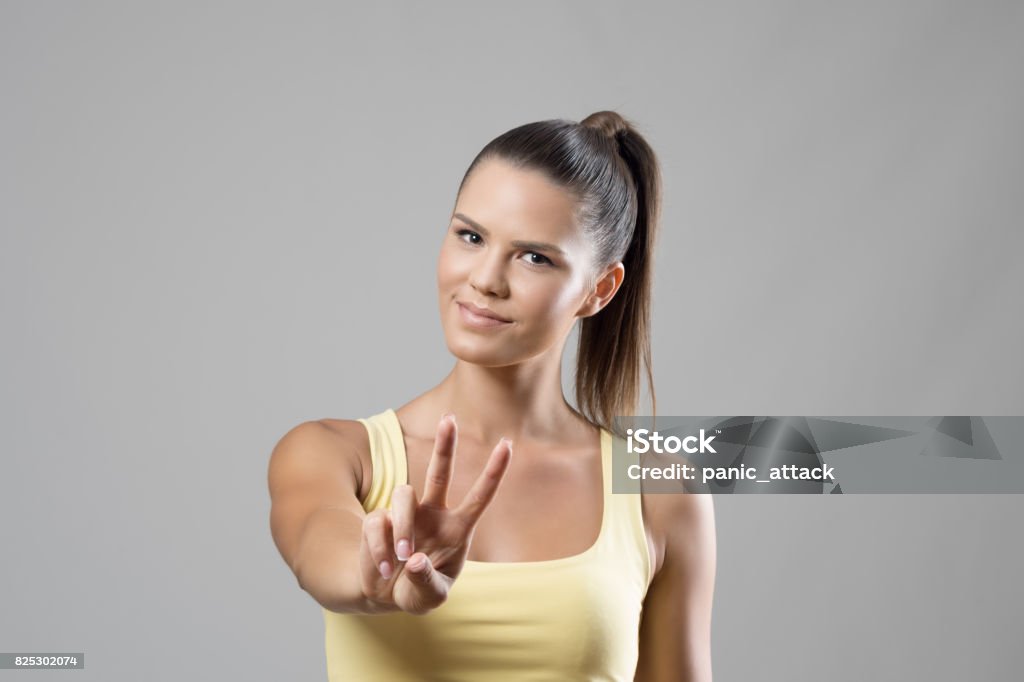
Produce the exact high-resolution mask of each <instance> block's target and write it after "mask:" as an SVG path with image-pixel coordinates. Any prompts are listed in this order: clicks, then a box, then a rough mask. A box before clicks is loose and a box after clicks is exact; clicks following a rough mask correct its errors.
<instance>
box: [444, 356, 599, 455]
mask: <svg viewBox="0 0 1024 682" xmlns="http://www.w3.org/2000/svg"><path fill="white" fill-rule="evenodd" d="M435 392H436V393H435V395H436V396H437V399H438V402H439V403H440V404H441V406H442V408H443V410H445V411H450V412H453V413H454V414H455V419H456V423H457V424H458V428H459V436H460V437H467V438H469V439H472V440H474V441H477V442H480V443H483V444H489V445H492V446H493V445H496V444H497V443H498V440H499V439H500V438H501V437H502V436H504V437H505V438H509V439H511V440H512V442H513V447H514V444H515V442H516V441H517V440H522V441H559V440H563V439H564V438H565V435H566V434H567V433H569V432H571V431H574V430H575V429H578V428H579V427H580V425H581V417H580V416H579V413H578V412H576V410H574V409H573V408H572V406H571V405H569V404H568V402H566V400H565V396H564V395H563V394H562V361H561V353H558V354H557V355H554V354H552V355H549V354H547V353H545V354H542V355H540V356H537V357H535V358H531V359H530V360H528V361H526V362H523V363H519V364H515V365H507V366H504V367H484V366H481V365H474V364H472V363H469V362H464V361H462V360H458V361H457V362H456V363H455V367H454V368H453V369H452V371H451V372H450V373H449V374H448V376H447V377H445V378H444V380H443V381H442V382H441V383H440V384H439V385H438V386H437V387H436V389H435ZM438 417H440V415H438Z"/></svg>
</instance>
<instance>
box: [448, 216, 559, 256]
mask: <svg viewBox="0 0 1024 682" xmlns="http://www.w3.org/2000/svg"><path fill="white" fill-rule="evenodd" d="M452 216H453V217H455V218H458V219H459V220H461V221H462V222H464V223H467V224H469V225H470V226H472V227H473V229H475V230H476V231H477V232H479V233H481V234H482V235H483V236H485V237H487V236H489V235H490V231H489V230H488V229H487V228H486V227H484V226H483V225H481V224H480V223H478V222H476V221H475V220H473V219H472V218H469V217H468V216H466V215H463V214H462V213H453V214H452ZM512 246H514V247H516V248H517V249H530V250H532V251H548V252H550V253H557V254H558V255H560V256H567V255H568V254H567V253H566V252H565V251H564V250H563V249H561V248H559V247H557V246H555V245H554V244H548V243H546V242H530V241H522V240H516V241H514V242H512Z"/></svg>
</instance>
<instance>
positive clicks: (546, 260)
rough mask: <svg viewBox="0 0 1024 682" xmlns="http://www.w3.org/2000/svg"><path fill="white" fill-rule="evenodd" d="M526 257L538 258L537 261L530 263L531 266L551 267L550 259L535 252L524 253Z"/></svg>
mask: <svg viewBox="0 0 1024 682" xmlns="http://www.w3.org/2000/svg"><path fill="white" fill-rule="evenodd" d="M526 256H527V257H530V256H533V257H535V258H539V259H540V260H539V261H530V263H531V264H532V265H552V262H551V259H550V258H548V257H547V256H542V255H541V254H539V253H537V252H536V251H528V252H527V253H526Z"/></svg>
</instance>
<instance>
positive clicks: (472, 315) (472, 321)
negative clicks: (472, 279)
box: [456, 301, 512, 329]
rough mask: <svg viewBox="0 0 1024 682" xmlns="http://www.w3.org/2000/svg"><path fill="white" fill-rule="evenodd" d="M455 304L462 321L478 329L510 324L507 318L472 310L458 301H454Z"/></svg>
mask: <svg viewBox="0 0 1024 682" xmlns="http://www.w3.org/2000/svg"><path fill="white" fill-rule="evenodd" d="M456 305H457V306H458V307H459V316H460V317H461V318H462V321H463V322H465V323H466V324H467V325H469V326H471V327H475V328H478V329H492V328H496V327H504V326H506V325H509V324H512V322H511V321H509V320H499V319H497V318H495V317H490V316H488V315H483V314H480V313H477V312H474V311H473V310H471V309H470V308H469V307H467V306H465V305H463V304H462V303H459V302H458V301H456Z"/></svg>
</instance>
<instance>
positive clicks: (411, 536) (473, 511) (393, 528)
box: [359, 415, 512, 614]
mask: <svg viewBox="0 0 1024 682" xmlns="http://www.w3.org/2000/svg"><path fill="white" fill-rule="evenodd" d="M457 440H458V429H457V427H456V425H455V417H454V416H452V415H446V416H445V417H442V418H441V422H440V424H438V427H437V435H436V437H435V439H434V450H433V452H432V453H431V455H430V463H429V464H428V465H427V477H426V482H425V483H424V488H423V499H422V500H420V501H417V500H416V492H415V490H414V489H413V487H412V486H411V485H399V486H395V489H394V490H393V491H392V493H391V509H390V510H388V509H375V510H374V511H372V512H370V513H369V514H367V516H366V518H365V520H364V521H363V537H362V541H361V543H360V547H359V565H360V573H361V575H362V587H363V594H364V595H365V596H366V597H367V598H368V599H369V600H370V601H372V602H374V603H375V604H377V605H380V606H382V607H384V609H383V610H395V609H400V610H402V611H406V612H408V613H415V614H423V613H427V612H428V611H430V610H432V609H435V608H437V607H438V606H440V605H441V604H443V603H444V601H445V600H446V599H447V598H448V591H449V590H450V589H451V586H452V584H453V583H454V582H455V579H456V578H457V577H458V576H459V573H461V572H462V567H463V566H464V565H465V563H466V555H467V554H468V553H469V545H470V542H471V541H472V538H473V531H474V530H475V529H476V525H477V522H478V521H479V520H480V517H481V515H483V513H484V510H485V509H487V505H489V504H490V502H491V500H492V499H494V493H495V492H496V491H497V490H498V485H499V484H500V483H501V481H502V479H503V478H504V476H505V472H506V471H507V470H508V465H509V461H510V459H511V457H512V442H511V441H509V440H508V439H505V438H502V439H501V440H500V441H498V444H497V445H496V446H495V447H494V450H492V451H491V456H490V458H488V460H487V464H486V465H485V466H484V470H483V472H482V473H481V474H480V476H479V477H478V478H477V480H476V482H475V483H474V484H473V487H472V488H471V489H470V491H469V493H467V494H466V497H465V499H464V500H462V503H461V504H459V506H458V507H456V508H455V509H449V508H448V502H447V498H448V487H449V484H450V483H451V479H452V462H453V460H454V459H455V445H456V442H457ZM388 607H393V608H390V609H389V608H388Z"/></svg>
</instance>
